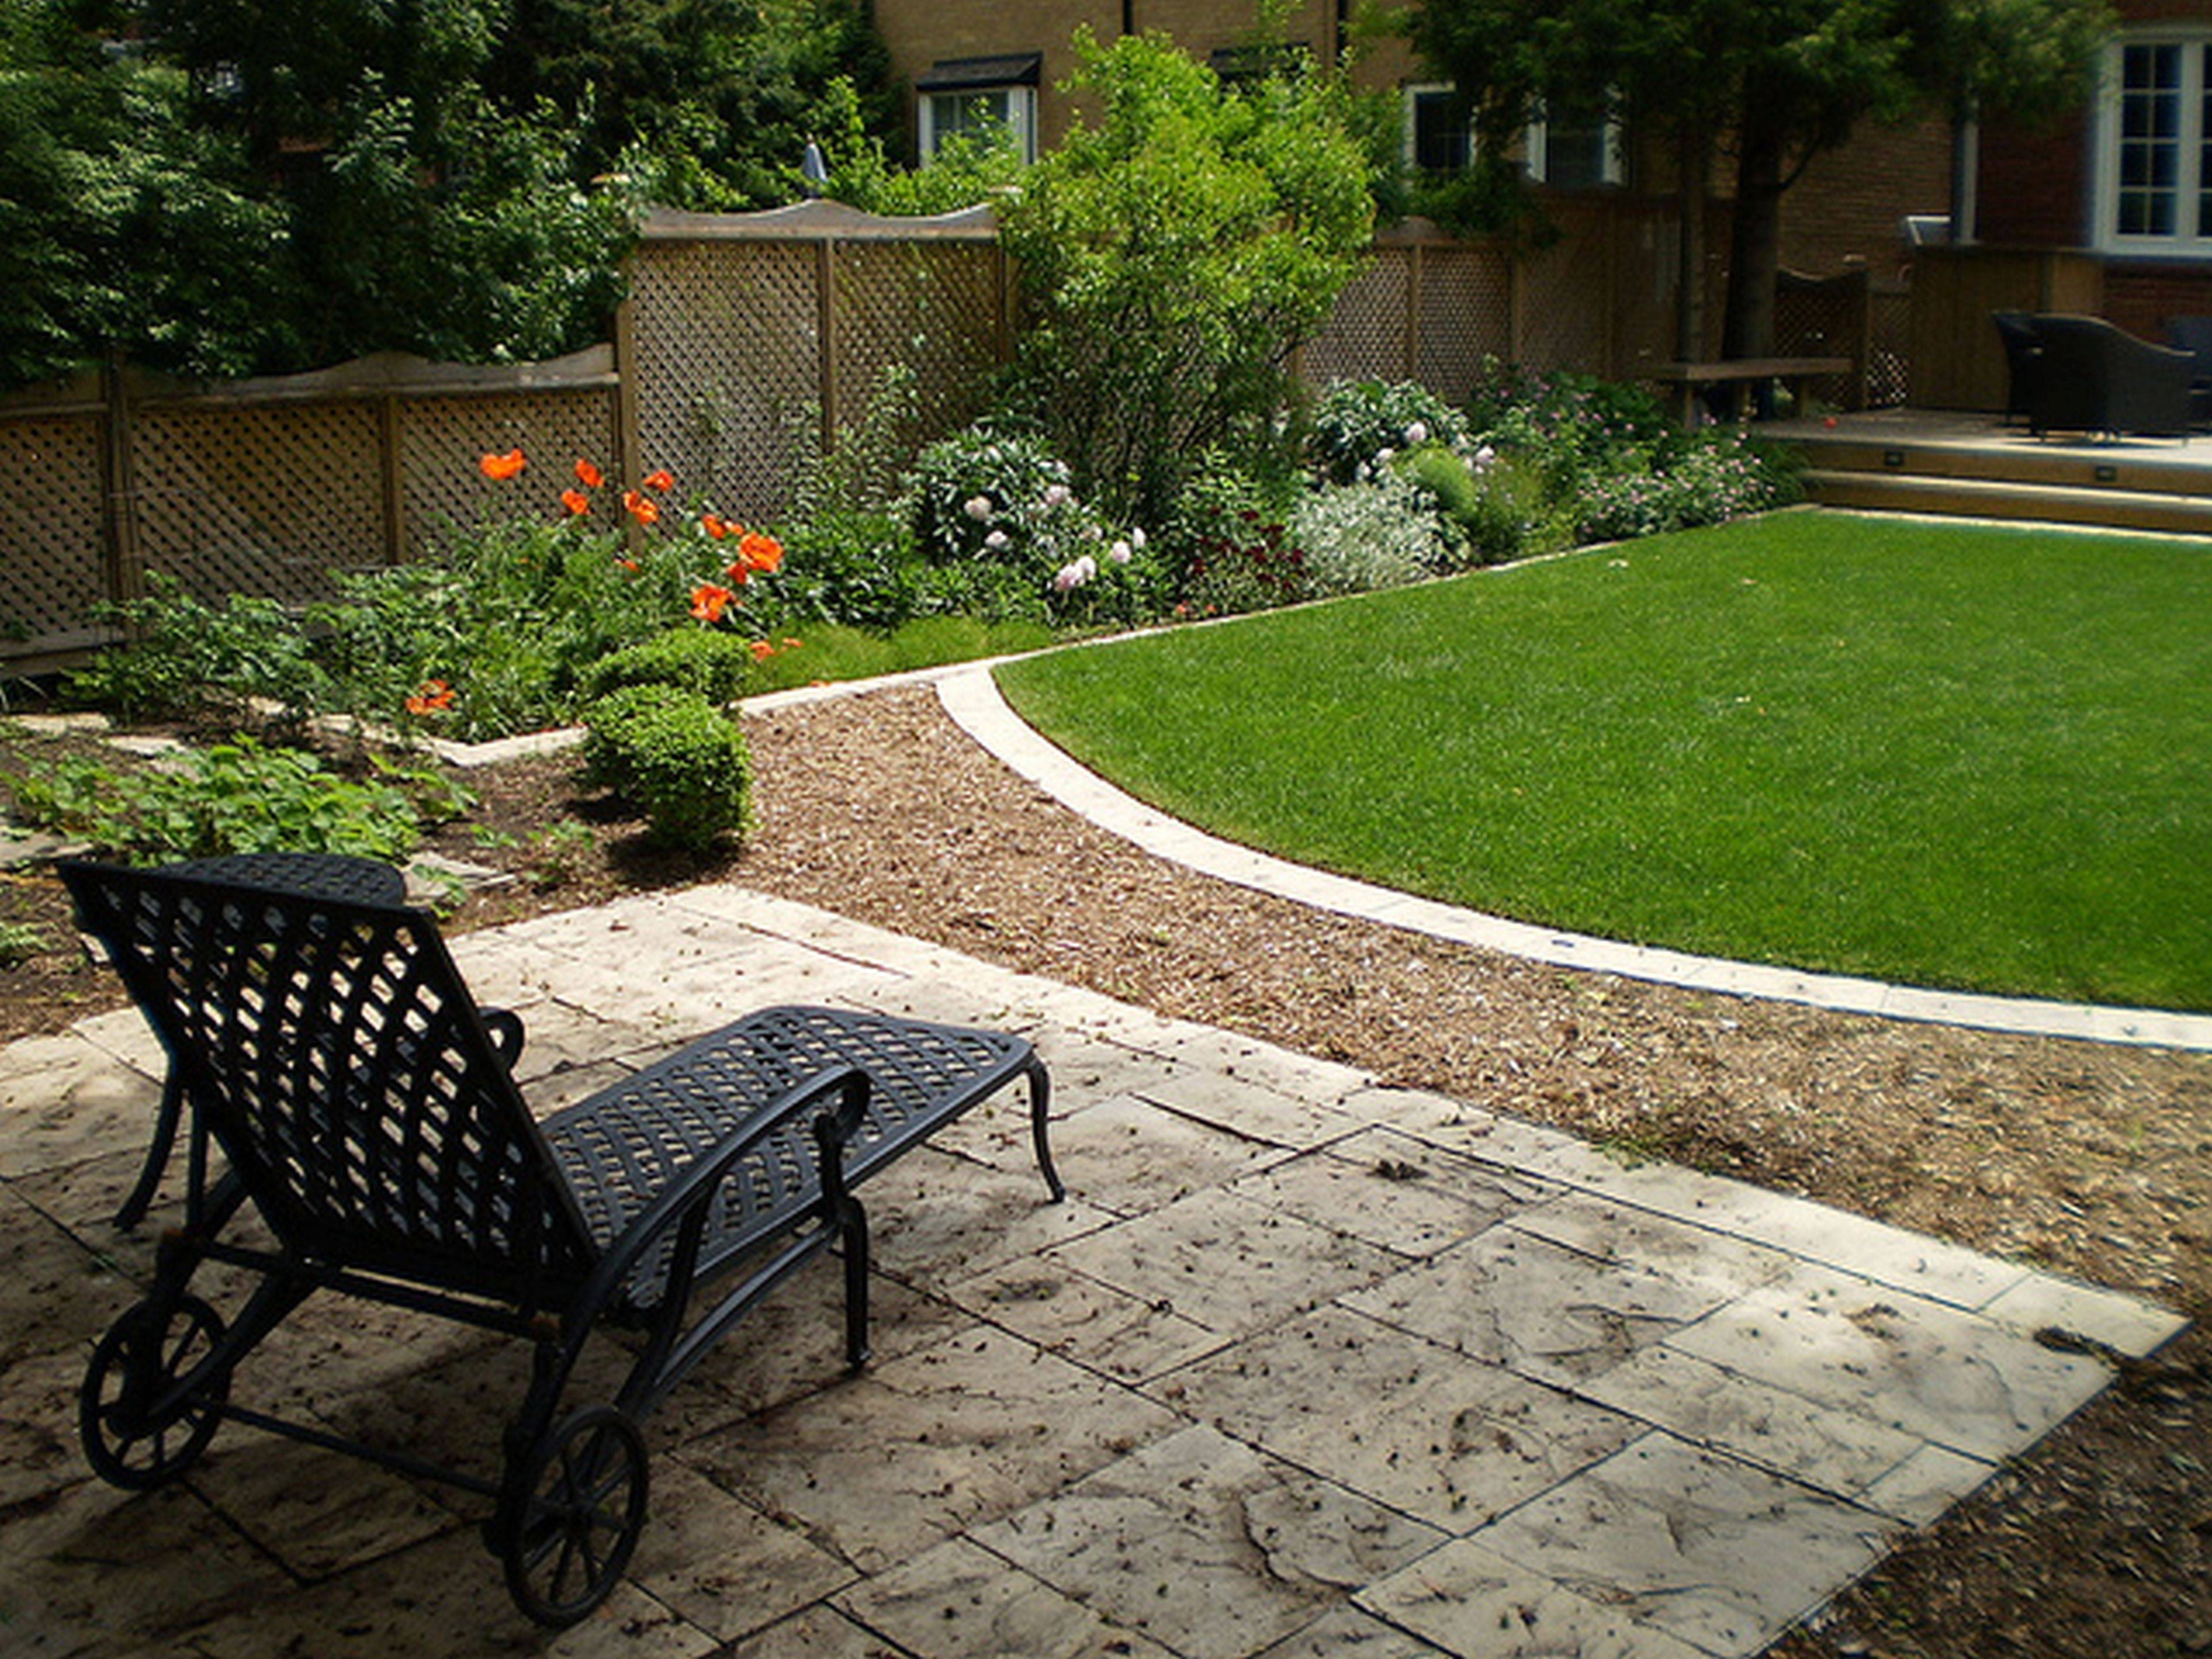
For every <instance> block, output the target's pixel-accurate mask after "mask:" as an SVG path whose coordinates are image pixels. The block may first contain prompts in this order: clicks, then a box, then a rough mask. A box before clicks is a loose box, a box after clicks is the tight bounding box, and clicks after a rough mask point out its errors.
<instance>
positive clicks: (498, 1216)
mask: <svg viewBox="0 0 2212 1659" xmlns="http://www.w3.org/2000/svg"><path fill="white" fill-rule="evenodd" d="M61 873H62V878H63V880H64V882H65V883H67V884H68V886H69V889H70V893H71V895H72V896H74V897H75V899H76V905H77V914H78V917H79V920H80V921H81V923H82V926H83V927H84V928H85V929H86V931H87V932H88V933H92V934H94V935H95V936H96V937H98V938H99V939H100V940H101V941H102V942H103V943H104V944H105V945H106V947H107V949H108V951H109V952H110V954H111V955H112V957H113V958H114V962H115V966H116V968H117V969H118V971H119V972H120V973H121V974H122V975H123V978H124V981H125V983H126V984H127V985H128V986H129V987H130V989H131V995H132V996H133V998H134V999H135V1000H137V1004H138V1006H139V1007H140V1009H141V1010H142V1011H143V1012H144V1013H145V1014H146V1016H147V1018H149V1020H150V1021H151V1022H152V1024H153V1026H154V1029H155V1031H156V1033H157V1034H158V1035H159V1036H160V1037H161V1041H162V1043H163V1044H164V1046H165V1047H166V1048H167V1049H168V1051H169V1054H170V1059H171V1062H172V1064H173V1066H176V1067H177V1068H178V1073H179V1077H180V1078H181V1079H182V1081H183V1084H184V1086H185V1091H186V1095H187V1097H188V1098H189V1099H190V1100H191V1103H192V1106H193V1109H194V1110H196V1111H197V1112H198V1113H200V1114H202V1115H203V1118H204V1121H205V1123H206V1125H207V1127H208V1128H209V1130H210V1132H211V1133H212V1135H213V1137H214V1139H215V1141H216V1144H217V1145H218V1146H221V1147H222V1151H223V1152H224V1154H225V1155H226V1156H227V1157H228V1159H229V1162H230V1165H231V1168H232V1170H234V1172H235V1173H236V1174H237V1176H239V1178H240V1180H241V1181H242V1182H244V1183H245V1186H246V1191H247V1193H248V1194H250V1195H251V1196H252V1199H253V1200H254V1203H255V1205H256V1206H257V1207H258V1209H259V1210H260V1211H261V1212H262V1214H263V1215H264V1218H266V1219H267V1221H268V1223H269V1225H270V1227H271V1228H272V1229H274V1230H275V1231H276V1234H277V1236H278V1237H279V1238H281V1239H282V1240H283V1243H285V1245H286V1246H287V1248H289V1249H292V1250H294V1251H295V1252H297V1253H299V1254H300V1255H302V1256H304V1257H306V1258H307V1259H309V1260H313V1261H319V1262H323V1263H326V1264H331V1265H337V1266H345V1267H357V1268H365V1269H368V1270H370V1271H374V1272H380V1273H392V1274H397V1275H398V1276H400V1277H403V1278H406V1279H414V1280H416V1281H418V1282H422V1283H426V1284H431V1285H438V1286H440V1287H441V1288H446V1289H452V1290H460V1291H472V1292H476V1293H479V1294H484V1295H489V1296H495V1297H500V1298H501V1299H504V1300H512V1301H513V1302H515V1303H517V1304H520V1305H523V1306H539V1305H544V1304H545V1303H546V1302H547V1301H548V1300H549V1298H550V1300H551V1301H552V1302H553V1303H554V1304H555V1305H557V1304H558V1303H559V1301H560V1300H561V1299H562V1297H563V1296H564V1294H565V1292H566V1291H567V1289H568V1288H569V1287H573V1286H574V1284H575V1283H576V1282H577V1280H578V1279H580V1277H581V1275H582V1274H583V1273H585V1272H586V1271H587V1270H588V1267H589V1264H590V1261H591V1259H592V1255H593V1250H592V1246H591V1245H590V1244H589V1243H587V1242H586V1241H587V1234H586V1231H585V1228H584V1225H583V1222H582V1219H581V1218H580V1215H579V1213H578V1212H577V1209H576V1206H575V1201H574V1198H573V1196H572V1195H571V1194H570V1193H569V1190H568V1184H567V1182H565V1181H564V1180H562V1177H561V1176H559V1174H558V1173H557V1170H556V1165H555V1164H554V1162H553V1159H552V1156H551V1154H550V1151H549V1150H548V1148H547V1146H546V1143H545V1141H544V1137H543V1136H542V1135H541V1134H540V1133H539V1132H538V1127H537V1125H536V1124H535V1122H534V1121H532V1117H531V1115H530V1112H529V1110H528V1109H527V1107H526V1106H525V1104H524V1103H523V1101H522V1097H521V1095H520V1092H519V1091H518V1090H517V1089H516V1087H515V1085H514V1082H513V1079H512V1078H511V1077H510V1076H509V1075H508V1073H507V1064H506V1062H505V1061H504V1060H501V1057H500V1055H499V1053H498V1051H497V1049H496V1048H495V1047H494V1045H493V1043H492V1041H491V1039H490V1036H489V1033H488V1031H487V1030H486V1029H485V1024H484V1020H483V1015H482V1013H481V1012H479V1010H478V1009H477V1006H476V1003H475V1001H474V1000H473V999H472V998H471V996H470V994H469V992H468V989H467V987H466V986H465V985H464V984H463V983H462V981H461V977H460V974H459V970H458V969H456V968H455V967H454V965H453V958H452V957H451V956H450V954H449V953H448V952H447V949H446V945H445V941H444V940H443V939H441V937H440V935H439V933H438V930H437V927H436V926H435V923H434V922H433V921H431V919H430V918H429V917H428V915H424V914H422V912H420V911H417V910H413V909H409V908H402V907H398V906H391V905H381V904H374V903H362V902H347V901H344V900H340V899H335V898H323V897H313V896H307V895H303V894H301V893H298V892H287V891H283V890H277V889H274V888H267V887H258V886H254V885H252V884H242V883H235V882H226V881H210V880H207V879H204V878H197V877H194V876H191V875H189V874H185V873H179V872H161V871H159V870H127V869H120V868H116V867H113V866H103V865H94V864H84V863H74V862H72V863H64V865H63V866H62V872H61Z"/></svg>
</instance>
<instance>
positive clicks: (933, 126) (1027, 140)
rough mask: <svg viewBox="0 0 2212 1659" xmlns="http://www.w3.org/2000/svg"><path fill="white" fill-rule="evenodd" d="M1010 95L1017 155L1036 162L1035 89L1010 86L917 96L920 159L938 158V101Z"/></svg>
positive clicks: (1010, 118)
mask: <svg viewBox="0 0 2212 1659" xmlns="http://www.w3.org/2000/svg"><path fill="white" fill-rule="evenodd" d="M1000 93H1005V94H1007V98H1006V112H1007V117H1008V118H1007V121H1006V130H1007V131H1009V132H1011V133H1012V135H1013V140H1014V145H1015V149H1016V151H1017V153H1018V155H1020V156H1021V158H1022V160H1023V161H1036V88H1035V87H1031V86H1022V85H1018V84H1015V83H1011V82H1010V83H1008V84H1006V85H1003V86H989V87H962V88H958V89H957V90H956V91H950V92H923V93H918V94H915V125H916V133H915V137H916V138H917V139H918V141H919V142H918V143H917V145H916V148H917V149H919V150H920V152H921V159H922V160H923V161H933V160H935V159H936V156H937V142H938V134H937V100H939V98H982V97H995V96H996V95H997V94H1000Z"/></svg>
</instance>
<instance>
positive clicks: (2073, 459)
mask: <svg viewBox="0 0 2212 1659" xmlns="http://www.w3.org/2000/svg"><path fill="white" fill-rule="evenodd" d="M1799 447H1800V448H1801V450H1802V452H1803V453H1804V457H1805V460H1806V464H1807V465H1808V466H1810V467H1812V468H1814V469H1816V470H1818V471H1824V472H1864V473H1869V474H1874V475H1876V476H1880V477H1938V478H1975V479H1982V480H1984V481H1988V482H1993V483H2018V484H2035V485H2042V486H2046V487H2050V488H2054V489H2108V490H2123V491H2143V492H2146V493H2148V494H2150V495H2200V494H2212V441H2204V440H2198V441H2195V442H2192V443H2186V444H2185V443H2181V442H2179V441H2155V442H2154V441H2148V440H2145V441H2137V442H2130V443H2125V444H2113V445H2110V446H2103V445H2098V446H2090V447H2087V448H2086V450H2085V447H2084V446H2082V445H2079V444H2072V445H2066V444H2057V443H2053V444H2052V445H2051V447H2047V448H2046V447H2043V446H2041V445H2039V443H2038V441H2036V440H2034V439H2033V438H2030V437H2028V436H2027V435H2026V434H2025V433H2015V434H2008V435H2006V436H2005V437H2004V439H2003V440H2002V441H2001V442H2000V443H1998V444H1996V445H1992V444H1990V443H1989V442H1986V441H1984V442H1979V443H1974V444H1959V443H1926V442H1923V443H1915V442H1911V441H1905V442H1894V441H1892V442H1885V441H1881V440H1880V439H1876V438H1863V437H1857V436H1851V437H1839V438H1832V439H1808V440H1804V441H1801V442H1800V445H1799Z"/></svg>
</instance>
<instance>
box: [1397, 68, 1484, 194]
mask: <svg viewBox="0 0 2212 1659" xmlns="http://www.w3.org/2000/svg"><path fill="white" fill-rule="evenodd" d="M1456 90H1457V88H1455V86H1454V85H1453V83H1452V82H1449V81H1409V82H1407V83H1406V84H1405V85H1404V86H1403V87H1402V88H1400V94H1399V95H1400V98H1401V109H1402V111H1403V112H1404V116H1405V121H1404V126H1405V161H1406V170H1407V172H1408V173H1412V172H1415V171H1418V170H1423V169H1421V166H1420V155H1419V137H1420V134H1419V128H1418V126H1417V125H1416V124H1415V122H1414V119H1413V114H1414V108H1415V106H1416V105H1417V104H1418V103H1419V100H1421V99H1423V98H1425V97H1428V98H1440V97H1441V98H1448V97H1449V96H1450V95H1451V94H1453V93H1454V92H1455V91H1456ZM1467 153H1468V159H1469V160H1472V159H1473V158H1474V117H1472V116H1469V117H1468V124H1467Z"/></svg>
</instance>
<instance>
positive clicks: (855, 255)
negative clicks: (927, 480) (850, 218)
mask: <svg viewBox="0 0 2212 1659" xmlns="http://www.w3.org/2000/svg"><path fill="white" fill-rule="evenodd" d="M836 273H837V386H838V417H839V423H840V425H841V426H849V425H852V424H853V423H854V422H858V421H860V419H861V418H863V417H864V416H866V412H867V407H868V401H869V399H870V398H871V397H872V395H873V393H874V392H875V390H876V388H877V387H878V386H879V385H880V384H881V381H882V377H883V374H884V371H885V370H886V369H888V368H891V367H892V366H893V365H895V364H904V365H906V366H907V367H908V368H912V369H913V370H914V371H915V376H916V379H917V382H918V390H919V392H920V395H921V430H920V431H918V432H916V433H914V434H912V435H911V436H912V437H913V438H914V439H915V441H917V442H927V441H930V440H931V439H933V438H937V437H941V436H942V435H945V434H946V433H948V432H951V431H954V430H956V429H957V428H960V427H962V426H964V425H965V424H966V423H967V422H969V421H971V420H973V419H975V416H977V415H979V414H981V412H982V410H983V405H984V402H985V392H986V389H987V388H986V381H987V378H988V376H989V374H990V373H991V371H992V370H993V369H994V368H996V367H997V365H998V362H999V355H1000V339H1001V337H1002V336H1003V334H1004V332H1005V325H1004V321H1003V319H1001V317H1000V283H999V252H998V247H997V245H996V244H995V243H989V242H951V241H943V242H933V241H914V242H846V243H842V244H840V245H839V246H838V249H837V258H836Z"/></svg>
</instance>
